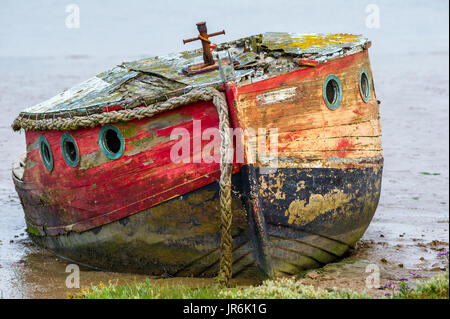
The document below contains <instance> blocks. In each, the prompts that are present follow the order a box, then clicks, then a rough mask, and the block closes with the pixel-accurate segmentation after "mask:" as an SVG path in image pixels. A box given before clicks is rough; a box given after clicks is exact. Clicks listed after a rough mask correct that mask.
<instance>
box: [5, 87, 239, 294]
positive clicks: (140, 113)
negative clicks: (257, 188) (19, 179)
mask: <svg viewBox="0 0 450 319" xmlns="http://www.w3.org/2000/svg"><path fill="white" fill-rule="evenodd" d="M210 100H212V102H213V104H214V106H215V107H216V109H217V112H218V114H219V131H220V137H221V139H222V143H221V145H220V180H219V186H220V228H221V240H220V269H219V274H218V277H217V280H218V282H219V283H220V284H222V285H228V283H229V281H230V279H231V276H232V251H233V238H232V236H231V224H232V217H233V216H232V212H231V174H232V170H233V164H232V163H233V162H232V159H233V146H232V143H231V136H230V124H229V114H228V105H227V102H226V98H225V94H224V93H221V92H219V91H217V90H216V89H214V88H211V87H206V88H202V89H194V90H192V91H190V92H188V93H186V94H184V95H181V96H177V97H173V98H170V99H168V100H167V101H164V102H159V103H154V104H151V105H148V106H145V107H135V108H132V109H125V110H119V111H110V112H105V113H97V114H91V115H88V116H74V117H70V118H61V117H60V118H56V119H31V118H25V117H24V116H19V117H17V118H16V119H15V120H14V122H13V124H12V125H11V126H12V128H13V130H15V131H19V130H20V129H24V130H26V131H55V130H57V131H66V130H76V129H79V128H83V127H95V126H98V125H105V124H112V123H117V122H128V121H132V120H136V119H142V118H147V117H152V116H155V115H157V114H159V113H162V112H166V111H169V110H172V109H175V108H177V107H180V106H183V105H188V104H191V103H194V102H198V101H210ZM141 102H143V103H142V104H145V101H141Z"/></svg>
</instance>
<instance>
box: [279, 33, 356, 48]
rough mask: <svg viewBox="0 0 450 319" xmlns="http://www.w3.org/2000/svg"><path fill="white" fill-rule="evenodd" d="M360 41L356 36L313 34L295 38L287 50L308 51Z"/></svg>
mask: <svg viewBox="0 0 450 319" xmlns="http://www.w3.org/2000/svg"><path fill="white" fill-rule="evenodd" d="M358 40H359V37H358V36H357V35H354V34H348V33H336V34H327V35H321V34H311V35H304V36H303V37H301V38H298V39H295V38H293V41H292V42H288V43H286V47H287V48H299V49H308V48H312V47H323V46H327V45H333V44H342V43H352V42H356V41H358Z"/></svg>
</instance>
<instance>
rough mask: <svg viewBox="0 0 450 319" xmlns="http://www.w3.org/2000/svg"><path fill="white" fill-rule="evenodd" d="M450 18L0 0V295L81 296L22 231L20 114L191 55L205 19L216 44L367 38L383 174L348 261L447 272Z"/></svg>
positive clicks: (383, 6) (300, 8) (311, 7)
mask: <svg viewBox="0 0 450 319" xmlns="http://www.w3.org/2000/svg"><path fill="white" fill-rule="evenodd" d="M406 3H407V4H406ZM69 4H75V5H77V7H78V9H79V18H80V19H79V28H68V27H67V25H69V26H74V24H73V20H70V19H69V21H68V24H66V21H67V19H68V17H69V16H70V15H71V14H72V13H73V11H70V10H69V11H70V12H66V9H67V5H69ZM69 9H70V8H69ZM448 11H449V8H448V1H445V0H442V1H440V0H436V1H417V0H413V1H408V2H404V1H396V2H394V1H375V0H374V1H356V0H355V1H331V0H330V1H324V0H322V1H314V2H312V1H311V2H304V1H267V0H263V1H258V2H253V1H243V0H241V1H234V0H229V1H222V2H216V1H209V2H207V1H204V2H202V1H190V2H189V4H188V3H187V2H182V1H179V2H177V1H159V2H150V1H132V0H130V1H120V0H113V1H108V4H107V5H106V3H105V2H101V1H87V0H83V1H77V0H73V1H70V2H69V1H50V0H49V1H43V0H39V1H33V2H30V1H21V0H6V1H5V0H3V1H2V5H1V6H0V111H1V116H0V161H1V165H0V297H3V298H52V297H60V298H64V297H66V296H67V294H70V293H76V292H77V291H78V290H77V289H70V288H67V287H66V277H67V275H68V274H67V273H66V272H65V270H66V267H67V265H69V264H70V263H71V262H70V261H67V260H64V259H61V258H59V257H57V256H55V255H54V254H53V253H51V252H48V251H46V250H44V249H41V248H39V247H36V246H35V245H34V244H33V243H32V242H31V240H30V239H29V238H28V236H27V233H26V231H25V222H24V216H23V211H22V207H21V205H20V201H19V199H18V196H17V194H16V192H15V190H14V185H13V183H12V179H11V166H12V163H13V161H14V160H15V159H16V158H17V157H18V156H19V155H20V154H21V153H23V152H24V150H25V143H24V134H23V132H22V133H14V132H13V131H12V130H11V128H10V125H11V123H12V121H13V120H14V118H15V116H16V115H17V114H18V113H19V112H20V111H21V110H22V109H23V108H25V107H28V106H31V105H34V104H36V103H39V102H41V101H43V100H45V99H48V98H50V97H52V96H54V95H56V94H58V93H60V92H62V91H63V90H65V89H68V88H70V87H71V86H73V85H75V84H78V83H79V82H81V81H83V80H86V79H87V78H89V77H91V76H94V75H96V74H98V73H100V72H102V71H104V70H106V69H108V68H111V67H112V66H114V65H116V64H120V63H121V62H123V61H129V60H135V59H139V58H142V57H146V56H153V55H159V54H165V53H169V52H176V51H181V50H187V49H193V48H196V47H197V46H198V43H197V44H193V43H191V44H188V45H186V46H183V44H182V39H185V38H190V37H193V36H195V35H196V33H197V30H196V27H195V23H196V22H199V21H203V20H205V21H207V23H208V27H209V31H211V32H214V31H219V30H222V29H225V31H226V35H224V36H219V37H216V38H215V39H214V41H216V42H217V43H219V42H222V41H227V40H232V39H235V38H239V37H243V36H248V35H251V34H257V33H261V32H265V31H288V32H299V33H310V32H349V33H357V34H360V33H362V34H365V35H366V36H367V37H368V38H369V39H370V40H372V42H373V45H372V47H371V48H370V58H371V63H372V70H373V74H374V82H375V89H376V94H377V98H378V99H379V100H380V101H381V122H382V131H383V149H384V158H385V168H384V174H383V182H382V193H381V199H380V203H379V206H378V210H377V212H376V213H375V217H374V219H373V221H372V223H371V225H370V226H369V228H368V230H367V232H366V234H365V235H364V237H363V238H362V240H361V241H360V244H359V246H358V248H357V249H356V250H355V251H354V252H352V253H351V254H350V255H349V257H347V258H348V259H350V260H366V261H368V262H369V263H374V264H376V265H379V266H380V267H381V268H383V269H384V270H386V272H387V273H389V274H391V275H390V276H391V277H393V276H397V275H402V274H407V273H408V272H410V271H419V272H421V273H422V274H423V275H424V276H431V275H432V274H433V273H437V272H439V271H442V269H445V267H446V265H448V259H443V258H442V257H437V254H438V252H442V251H444V250H448V236H449V215H448V210H449V137H448V136H449V124H448V123H449V101H448V98H449V74H448V67H449V65H448V64H449V48H448V23H449V20H448ZM69 18H70V17H69ZM75 25H76V23H75ZM355 271H356V270H355ZM357 275H359V276H360V277H361V278H362V277H363V276H364V275H365V274H364V271H363V270H361V273H360V274H357ZM142 278H143V276H138V275H134V274H114V273H105V272H100V271H95V270H91V269H86V268H83V267H82V272H81V276H80V279H81V285H82V286H88V285H90V284H91V283H93V284H96V283H99V282H108V281H113V282H116V281H118V282H128V281H130V280H134V279H137V280H139V279H142ZM386 278H389V275H388V276H387V277H386ZM335 279H336V278H335ZM170 281H171V282H180V281H181V282H184V283H186V282H187V283H189V280H187V279H179V278H172V279H170ZM192 282H193V283H195V284H203V283H208V282H209V281H208V280H198V281H192V280H191V283H192Z"/></svg>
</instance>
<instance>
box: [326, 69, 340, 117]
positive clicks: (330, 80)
mask: <svg viewBox="0 0 450 319" xmlns="http://www.w3.org/2000/svg"><path fill="white" fill-rule="evenodd" d="M323 99H324V101H325V104H326V105H327V107H328V108H329V109H330V110H336V109H337V108H338V107H339V106H340V105H341V102H342V86H341V82H340V81H339V79H338V78H337V76H336V75H334V74H331V75H329V76H328V77H327V78H326V79H325V82H324V84H323Z"/></svg>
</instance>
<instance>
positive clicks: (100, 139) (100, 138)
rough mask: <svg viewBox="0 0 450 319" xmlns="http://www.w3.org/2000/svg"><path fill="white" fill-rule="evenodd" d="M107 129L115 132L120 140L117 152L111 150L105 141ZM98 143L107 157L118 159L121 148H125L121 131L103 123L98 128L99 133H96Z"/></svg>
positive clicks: (121, 151) (121, 152) (120, 154)
mask: <svg viewBox="0 0 450 319" xmlns="http://www.w3.org/2000/svg"><path fill="white" fill-rule="evenodd" d="M109 130H113V131H115V132H116V134H117V137H118V138H119V140H120V148H119V150H118V151H117V152H112V151H111V150H110V149H109V147H108V145H107V144H106V141H105V133H106V132H108V131H109ZM98 144H99V145H100V148H101V150H102V151H103V154H105V156H106V157H107V158H109V159H118V158H119V157H121V156H122V154H123V150H124V148H125V139H124V138H123V135H122V132H120V130H119V129H118V128H117V127H115V126H114V125H105V126H103V127H102V128H101V129H100V133H99V134H98Z"/></svg>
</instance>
